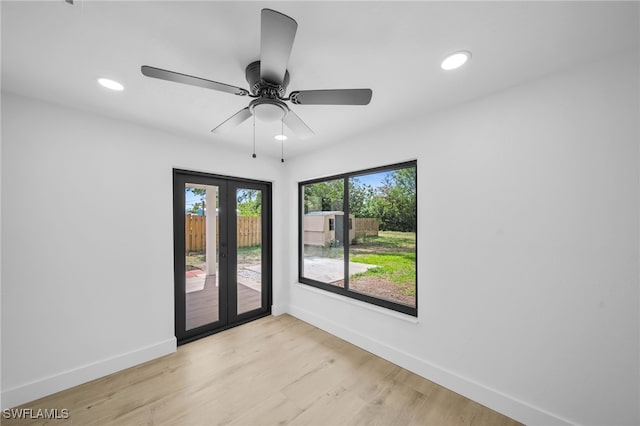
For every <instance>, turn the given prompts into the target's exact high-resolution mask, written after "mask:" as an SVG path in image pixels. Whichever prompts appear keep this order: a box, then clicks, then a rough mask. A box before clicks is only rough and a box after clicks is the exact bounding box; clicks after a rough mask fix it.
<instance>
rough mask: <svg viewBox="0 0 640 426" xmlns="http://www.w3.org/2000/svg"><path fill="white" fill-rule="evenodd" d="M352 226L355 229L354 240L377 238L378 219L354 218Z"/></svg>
mask: <svg viewBox="0 0 640 426" xmlns="http://www.w3.org/2000/svg"><path fill="white" fill-rule="evenodd" d="M354 226H355V228H356V238H361V237H377V236H378V228H379V224H378V219H376V218H369V217H356V220H355V223H354Z"/></svg>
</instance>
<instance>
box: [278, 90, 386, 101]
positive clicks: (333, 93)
mask: <svg viewBox="0 0 640 426" xmlns="http://www.w3.org/2000/svg"><path fill="white" fill-rule="evenodd" d="M372 95H373V92H372V91H371V89H336V90H300V91H295V92H291V94H290V95H289V98H290V99H291V102H293V103H294V104H299V105H367V104H369V102H370V101H371V96H372Z"/></svg>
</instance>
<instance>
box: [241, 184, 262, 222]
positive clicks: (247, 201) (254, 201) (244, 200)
mask: <svg viewBox="0 0 640 426" xmlns="http://www.w3.org/2000/svg"><path fill="white" fill-rule="evenodd" d="M236 208H237V209H238V212H239V213H238V216H260V215H261V214H262V191H258V190H255V189H241V190H239V191H238V193H237V196H236Z"/></svg>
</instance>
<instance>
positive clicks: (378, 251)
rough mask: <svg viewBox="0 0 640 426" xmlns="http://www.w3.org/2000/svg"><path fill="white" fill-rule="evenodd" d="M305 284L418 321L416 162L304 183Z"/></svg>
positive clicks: (302, 242)
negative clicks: (387, 309) (410, 316)
mask: <svg viewBox="0 0 640 426" xmlns="http://www.w3.org/2000/svg"><path fill="white" fill-rule="evenodd" d="M299 200H300V201H299V209H300V214H299V216H300V218H299V223H300V228H299V229H300V232H299V234H300V235H299V244H300V250H299V256H300V258H299V281H300V282H301V283H303V284H308V285H311V286H314V287H318V288H321V289H324V290H327V291H331V292H334V293H338V294H342V295H344V296H348V297H351V298H354V299H358V300H361V301H365V302H369V303H372V304H375V305H378V306H383V307H385V308H389V309H393V310H396V311H400V312H404V313H406V314H409V315H414V316H417V313H418V310H417V290H418V289H417V279H416V276H417V268H416V253H417V251H416V230H417V179H416V162H415V161H412V162H408V163H402V164H394V165H390V166H384V167H379V168H375V169H369V170H362V171H358V172H350V173H344V174H342V175H339V176H332V177H329V178H324V179H315V180H312V181H306V182H300V183H299Z"/></svg>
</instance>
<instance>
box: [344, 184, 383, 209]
mask: <svg viewBox="0 0 640 426" xmlns="http://www.w3.org/2000/svg"><path fill="white" fill-rule="evenodd" d="M375 197H376V190H375V188H374V187H372V186H371V185H367V184H364V183H362V182H360V180H358V178H356V177H352V178H351V179H349V211H350V212H351V214H353V215H354V216H356V217H377V212H376V211H375V209H374V208H373V207H374V204H373V201H374V200H375Z"/></svg>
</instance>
